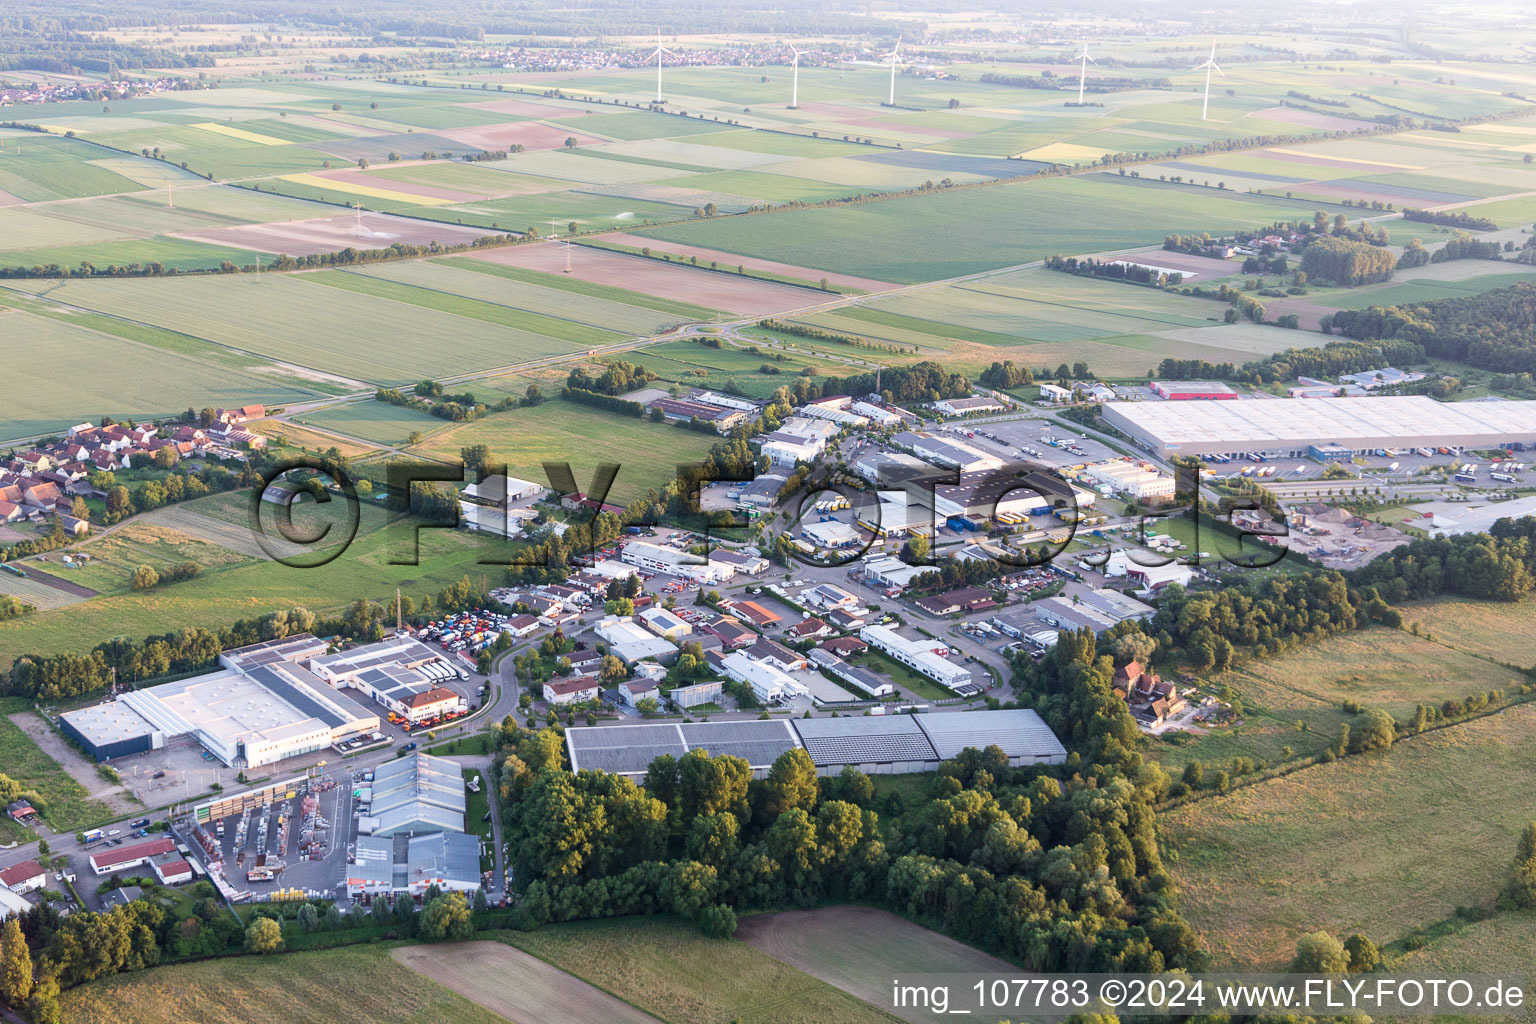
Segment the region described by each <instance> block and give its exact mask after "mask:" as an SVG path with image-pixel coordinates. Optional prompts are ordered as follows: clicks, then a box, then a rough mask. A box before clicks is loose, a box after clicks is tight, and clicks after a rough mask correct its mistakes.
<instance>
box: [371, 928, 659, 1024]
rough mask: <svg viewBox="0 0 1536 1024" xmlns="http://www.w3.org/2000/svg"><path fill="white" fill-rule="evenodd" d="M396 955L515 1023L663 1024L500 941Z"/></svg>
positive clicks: (403, 949) (423, 948)
mask: <svg viewBox="0 0 1536 1024" xmlns="http://www.w3.org/2000/svg"><path fill="white" fill-rule="evenodd" d="M390 955H391V956H393V957H394V958H395V959H396V960H398V961H399V962H400V963H401V964H404V965H405V966H406V967H409V968H410V969H411V970H413V971H415V972H416V973H418V974H421V975H424V976H425V977H428V978H431V979H432V980H433V981H435V982H437V983H438V984H439V985H443V986H445V987H447V988H449V989H452V990H453V991H454V992H457V993H458V994H459V995H461V996H463V997H464V998H466V999H468V1000H470V1001H471V1002H473V1003H476V1004H478V1005H480V1006H483V1007H485V1008H486V1009H487V1010H490V1011H491V1012H492V1013H498V1014H500V1015H501V1016H503V1017H505V1018H507V1020H509V1021H513V1022H515V1024H660V1022H659V1021H658V1020H657V1019H656V1018H655V1017H652V1016H651V1015H650V1014H648V1013H642V1012H641V1011H639V1010H637V1009H635V1008H634V1007H633V1006H630V1005H629V1004H628V1003H626V1002H624V1001H623V1000H621V999H618V998H616V997H614V996H611V995H609V994H608V993H607V992H604V991H603V990H602V989H600V988H597V987H595V986H593V985H589V984H587V983H586V982H585V981H582V980H581V979H580V978H577V977H575V976H574V975H570V974H567V973H566V972H564V971H562V970H560V969H559V968H558V967H554V966H551V965H550V964H547V963H545V962H544V961H543V960H540V959H538V958H537V957H535V956H531V955H529V954H528V953H524V952H523V951H522V950H520V949H514V948H513V947H511V946H507V945H503V944H502V943H500V942H466V943H462V944H454V945H441V946H402V947H399V948H397V949H392V950H390Z"/></svg>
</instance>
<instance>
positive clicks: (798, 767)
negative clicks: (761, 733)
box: [758, 747, 820, 825]
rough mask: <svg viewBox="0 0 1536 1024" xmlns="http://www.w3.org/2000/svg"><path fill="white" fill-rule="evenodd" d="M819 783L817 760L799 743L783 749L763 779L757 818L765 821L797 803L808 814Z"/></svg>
mask: <svg viewBox="0 0 1536 1024" xmlns="http://www.w3.org/2000/svg"><path fill="white" fill-rule="evenodd" d="M819 791H820V784H819V780H818V779H817V776H816V762H815V761H813V760H811V755H810V754H808V753H806V752H805V750H803V749H802V748H800V747H795V748H794V749H793V750H786V751H785V752H784V753H782V754H780V755H779V756H778V758H777V759H775V760H774V762H773V766H772V767H770V768H769V769H768V777H767V778H766V779H764V780H763V788H762V803H761V805H760V806H759V808H758V810H759V818H760V819H761V820H762V821H763V823H764V824H765V825H766V824H768V823H769V822H772V821H773V820H774V819H775V818H777V817H778V816H779V815H781V814H783V813H784V812H785V811H789V810H792V809H794V808H796V807H798V808H800V809H801V810H803V811H805V812H806V813H807V814H810V813H811V812H812V811H814V810H815V809H816V798H817V796H818V795H819Z"/></svg>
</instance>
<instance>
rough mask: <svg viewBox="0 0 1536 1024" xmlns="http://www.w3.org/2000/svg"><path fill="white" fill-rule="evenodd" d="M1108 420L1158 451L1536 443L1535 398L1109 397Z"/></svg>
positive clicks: (1297, 453)
mask: <svg viewBox="0 0 1536 1024" xmlns="http://www.w3.org/2000/svg"><path fill="white" fill-rule="evenodd" d="M1103 416H1104V421H1105V422H1106V423H1109V424H1111V425H1112V426H1114V427H1116V428H1117V429H1119V430H1120V431H1122V432H1124V433H1125V434H1127V435H1128V436H1130V437H1131V438H1132V439H1133V440H1134V441H1136V442H1137V443H1138V444H1140V445H1141V446H1142V447H1144V448H1146V449H1147V450H1148V451H1151V452H1153V453H1155V454H1157V455H1161V456H1164V457H1172V456H1175V455H1227V456H1241V455H1242V454H1243V453H1247V452H1252V453H1257V454H1259V455H1263V456H1266V457H1278V458H1305V457H1306V456H1307V455H1308V452H1309V449H1311V447H1312V446H1314V445H1323V444H1337V445H1341V446H1343V447H1344V448H1347V449H1349V450H1350V451H1352V452H1355V453H1357V454H1364V453H1367V452H1373V451H1375V450H1376V449H1377V448H1383V447H1393V448H1416V447H1428V448H1439V447H1447V448H1452V447H1454V448H1457V449H1466V448H1495V447H1501V446H1504V445H1506V444H1508V443H1510V442H1516V441H1518V442H1523V443H1526V444H1530V443H1536V402H1516V401H1508V402H1455V403H1447V402H1437V401H1435V400H1434V399H1432V398H1428V397H1425V396H1423V395H1387V396H1383V397H1380V398H1364V399H1360V400H1357V401H1340V402H1319V401H1314V400H1311V399H1305V398H1276V399H1265V400H1253V401H1232V402H1107V403H1105V405H1104V409H1103Z"/></svg>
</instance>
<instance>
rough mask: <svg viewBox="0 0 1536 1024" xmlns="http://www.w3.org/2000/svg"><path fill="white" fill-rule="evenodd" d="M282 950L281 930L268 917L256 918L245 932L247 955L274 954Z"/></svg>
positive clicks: (279, 926)
mask: <svg viewBox="0 0 1536 1024" xmlns="http://www.w3.org/2000/svg"><path fill="white" fill-rule="evenodd" d="M282 948H283V929H282V926H281V925H279V924H278V923H277V922H276V921H274V920H272V919H271V918H270V917H258V918H257V919H256V920H254V921H252V922H251V926H250V927H249V928H247V929H246V930H245V949H246V952H248V953H276V952H277V951H278V950H280V949H282Z"/></svg>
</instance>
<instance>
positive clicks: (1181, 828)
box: [1163, 705, 1536, 971]
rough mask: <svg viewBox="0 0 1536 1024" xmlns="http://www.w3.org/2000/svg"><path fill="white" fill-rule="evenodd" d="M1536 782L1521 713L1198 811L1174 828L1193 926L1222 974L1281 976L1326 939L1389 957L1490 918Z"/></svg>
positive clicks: (1178, 815) (1507, 965)
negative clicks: (1338, 938) (1300, 948)
mask: <svg viewBox="0 0 1536 1024" xmlns="http://www.w3.org/2000/svg"><path fill="white" fill-rule="evenodd" d="M1533 784H1536V707H1533V706H1530V705H1522V706H1519V707H1516V708H1513V709H1510V710H1507V711H1503V712H1500V713H1498V714H1494V715H1490V716H1488V717H1485V718H1480V719H1476V720H1473V721H1470V722H1467V723H1465V724H1461V725H1454V726H1448V727H1446V728H1443V729H1436V730H1432V731H1430V732H1427V733H1424V734H1423V735H1421V736H1417V737H1414V738H1412V739H1407V740H1401V741H1399V742H1398V743H1397V744H1396V745H1394V746H1393V747H1392V748H1391V749H1390V750H1386V751H1378V752H1375V753H1371V754H1365V755H1359V756H1353V757H1348V758H1344V759H1342V760H1339V761H1334V762H1332V763H1329V764H1322V765H1317V766H1315V767H1311V768H1307V769H1305V770H1302V771H1298V772H1295V773H1292V774H1290V775H1287V776H1285V777H1283V778H1279V779H1274V780H1272V781H1268V782H1263V783H1259V784H1257V785H1253V786H1246V787H1243V788H1240V789H1238V790H1235V791H1234V792H1232V793H1231V794H1229V795H1227V796H1224V797H1217V798H1210V799H1205V800H1201V801H1198V802H1196V803H1193V804H1187V805H1185V806H1183V807H1180V808H1177V809H1175V810H1174V811H1172V812H1170V813H1169V814H1167V815H1165V816H1163V822H1164V831H1165V834H1166V835H1167V837H1168V840H1169V842H1170V843H1171V844H1172V846H1173V847H1174V849H1175V850H1176V851H1177V859H1176V860H1174V861H1172V863H1171V866H1172V868H1173V871H1174V876H1175V878H1176V880H1177V881H1178V883H1179V890H1180V893H1181V894H1182V895H1181V903H1182V908H1183V914H1184V917H1185V919H1186V920H1188V921H1189V922H1190V924H1191V925H1192V926H1194V928H1195V929H1196V931H1198V932H1199V933H1200V935H1201V937H1202V939H1203V940H1204V941H1205V944H1206V946H1207V948H1209V949H1210V950H1211V952H1212V954H1213V955H1214V956H1215V957H1216V960H1217V962H1218V964H1225V965H1229V966H1241V967H1252V968H1263V969H1277V968H1280V967H1282V966H1283V965H1284V964H1285V963H1286V962H1287V961H1288V960H1289V959H1290V958H1291V956H1292V955H1293V954H1294V952H1295V943H1296V939H1297V938H1298V937H1300V936H1301V935H1302V934H1304V933H1306V932H1310V931H1314V930H1317V929H1319V928H1322V929H1326V930H1328V931H1330V932H1333V933H1334V934H1336V935H1348V934H1350V933H1351V932H1355V931H1360V932H1363V933H1364V934H1366V935H1368V936H1370V938H1371V939H1372V940H1373V941H1375V942H1376V943H1377V944H1378V945H1380V944H1383V943H1387V942H1392V941H1394V940H1397V939H1399V938H1402V937H1404V936H1407V935H1408V934H1409V933H1411V932H1412V931H1413V930H1414V929H1417V928H1421V927H1425V926H1429V925H1433V924H1434V923H1436V922H1439V921H1442V920H1444V919H1445V918H1448V917H1450V916H1451V915H1452V914H1453V913H1454V912H1455V910H1456V908H1457V907H1492V905H1493V903H1494V901H1495V900H1496V898H1497V896H1498V893H1499V890H1500V889H1501V888H1502V886H1503V884H1504V881H1505V879H1506V878H1507V877H1508V872H1509V866H1510V863H1511V861H1512V859H1513V857H1514V855H1515V846H1516V841H1517V839H1518V836H1519V831H1520V829H1521V828H1522V827H1523V826H1524V825H1525V823H1526V822H1527V821H1529V820H1530V817H1531V814H1530V807H1529V806H1528V804H1526V803H1525V802H1524V801H1523V800H1522V799H1519V798H1518V797H1517V796H1516V794H1521V793H1526V792H1529V791H1530V788H1531V786H1532V785H1533ZM1363 894H1369V898H1364V895H1363ZM1525 952H1526V951H1524V950H1516V949H1511V950H1508V951H1507V953H1506V954H1505V956H1504V957H1503V958H1494V959H1492V960H1490V961H1487V962H1485V963H1484V964H1483V965H1481V967H1480V969H1482V970H1488V971H1496V970H1500V969H1517V968H1518V967H1519V964H1520V963H1525V962H1528V957H1525ZM1522 958H1523V959H1522Z"/></svg>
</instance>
